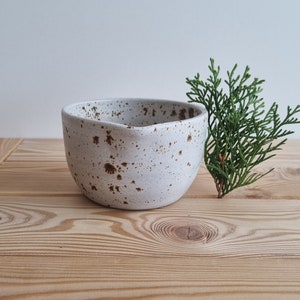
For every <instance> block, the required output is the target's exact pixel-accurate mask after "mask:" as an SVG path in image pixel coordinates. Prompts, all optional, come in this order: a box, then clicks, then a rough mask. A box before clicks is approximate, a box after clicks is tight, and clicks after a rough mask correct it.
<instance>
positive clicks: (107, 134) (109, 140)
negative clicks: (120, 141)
mask: <svg viewBox="0 0 300 300" xmlns="http://www.w3.org/2000/svg"><path fill="white" fill-rule="evenodd" d="M110 133H111V130H106V140H105V142H106V143H107V144H109V145H111V144H112V142H113V141H114V138H113V137H112V136H111V134H110Z"/></svg>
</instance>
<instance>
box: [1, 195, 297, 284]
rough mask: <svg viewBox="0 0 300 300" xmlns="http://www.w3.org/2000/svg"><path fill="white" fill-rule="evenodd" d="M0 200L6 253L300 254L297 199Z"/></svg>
mask: <svg viewBox="0 0 300 300" xmlns="http://www.w3.org/2000/svg"><path fill="white" fill-rule="evenodd" d="M0 203H1V227H0V232H1V234H0V245H1V247H0V248H1V251H0V255H2V256H3V255H5V256H9V255H17V256H20V255H21V256H26V255H35V256H44V255H51V256H69V255H72V256H77V257H79V256H88V255H96V256H101V257H104V256H107V257H112V256H115V257H122V256H125V257H128V256H132V257H138V256H139V257H147V256H150V257H159V256H164V255H166V256H168V257H186V256H188V257H193V256H195V257H203V258H206V259H209V257H257V258H262V257H271V258H278V259H280V258H283V257H284V258H298V259H300V230H299V228H300V202H299V201H294V200H286V199H284V200H283V201H281V200H272V199H267V200H261V199H255V200H252V201H240V200H238V199H228V200H226V201H222V202H220V201H219V200H213V199H190V198H184V199H181V200H180V201H178V202H176V203H174V204H173V205H170V206H168V207H164V208H161V209H157V210H149V211H121V210H114V209H108V208H104V207H102V206H100V205H97V204H95V203H93V202H92V201H89V200H88V199H86V198H85V197H83V196H73V197H66V196H65V197H38V196H36V197H0ZM299 272H300V271H299ZM299 280H300V273H299Z"/></svg>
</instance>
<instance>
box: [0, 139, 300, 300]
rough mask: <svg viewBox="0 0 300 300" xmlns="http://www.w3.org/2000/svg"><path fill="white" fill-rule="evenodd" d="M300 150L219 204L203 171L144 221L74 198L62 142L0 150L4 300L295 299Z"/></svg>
mask: <svg viewBox="0 0 300 300" xmlns="http://www.w3.org/2000/svg"><path fill="white" fill-rule="evenodd" d="M299 150H300V140H290V141H288V143H287V144H286V145H285V146H284V147H283V150H282V151H280V152H279V153H278V155H277V156H276V157H275V158H272V159H271V160H269V161H268V162H266V163H264V164H263V165H262V166H260V170H266V169H267V168H269V167H271V166H272V167H275V170H274V171H273V172H272V173H270V174H269V175H268V176H266V177H264V178H263V179H261V180H260V181H258V182H257V183H255V184H253V185H250V186H248V187H244V188H240V189H238V190H236V191H234V192H232V193H231V194H229V195H228V196H226V197H225V198H224V199H222V200H219V199H216V198H215V197H216V192H215V190H214V185H213V182H212V180H211V178H210V177H209V174H208V173H207V171H206V169H205V167H202V168H201V171H200V173H199V175H198V177H197V179H196V180H195V182H194V184H193V185H192V187H191V188H190V190H189V191H188V192H187V193H186V195H185V196H184V197H183V198H182V199H181V200H179V201H178V202H176V203H175V204H173V205H170V206H168V207H165V208H161V209H156V210H149V211H120V210H114V209H108V208H104V207H101V206H99V205H97V204H95V203H93V202H91V201H89V200H88V199H86V198H85V197H83V196H82V195H81V194H80V192H79V190H78V189H77V187H76V185H75V183H74V182H73V179H72V177H71V175H70V173H69V171H68V168H67V164H66V161H65V156H64V148H63V142H62V140H37V139H36V140H35V139H25V140H20V139H0V298H1V299H22V300H25V299H47V300H48V299H64V300H65V299H200V298H201V299H272V300H273V299H300V185H299V183H300V151H299Z"/></svg>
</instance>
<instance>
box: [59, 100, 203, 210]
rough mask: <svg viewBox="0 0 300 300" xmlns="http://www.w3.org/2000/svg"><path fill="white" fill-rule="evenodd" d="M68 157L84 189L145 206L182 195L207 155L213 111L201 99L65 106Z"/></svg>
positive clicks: (107, 202) (114, 202)
mask: <svg viewBox="0 0 300 300" xmlns="http://www.w3.org/2000/svg"><path fill="white" fill-rule="evenodd" d="M62 122H63V134H64V144H65V152H66V158H67V162H68V166H69V169H70V172H71V174H72V176H73V178H74V180H75V182H76V183H77V185H78V187H79V188H80V190H81V191H82V193H83V194H84V195H86V196H87V197H88V198H89V199H91V200H93V201H95V202H97V203H99V204H101V205H104V206H107V207H114V208H120V209H130V210H143V209H152V208H158V207H162V206H166V205H168V204H170V203H172V202H175V201H177V200H178V199H179V198H181V197H182V195H183V194H184V193H185V192H186V191H187V189H188V188H189V187H190V185H191V184H192V182H193V180H194V179H195V177H196V175H197V172H198V170H199V167H200V163H201V161H202V157H203V150H204V142H205V139H206V134H207V112H206V110H205V109H204V108H203V107H202V106H201V105H198V104H191V103H186V102H178V101H170V100H158V99H124V98H121V99H108V100H96V101H89V102H81V103H75V104H71V105H68V106H66V107H64V108H63V109H62Z"/></svg>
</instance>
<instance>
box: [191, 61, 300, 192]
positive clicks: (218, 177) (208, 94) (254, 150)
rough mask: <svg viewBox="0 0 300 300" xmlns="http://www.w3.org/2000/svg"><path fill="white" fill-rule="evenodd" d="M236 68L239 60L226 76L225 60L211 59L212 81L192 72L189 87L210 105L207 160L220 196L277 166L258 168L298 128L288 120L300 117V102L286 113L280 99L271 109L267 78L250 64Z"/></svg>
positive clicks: (193, 97) (197, 98)
mask: <svg viewBox="0 0 300 300" xmlns="http://www.w3.org/2000/svg"><path fill="white" fill-rule="evenodd" d="M236 69H237V64H236V65H234V67H233V69H232V70H231V71H228V72H227V77H228V79H226V80H224V81H222V79H221V78H220V66H218V67H215V64H214V60H213V59H210V65H209V70H210V72H211V74H210V76H209V77H208V78H207V80H206V81H203V80H201V79H200V75H199V74H197V75H196V76H195V77H194V78H193V79H189V78H186V82H187V83H188V84H189V85H190V88H191V90H190V92H188V93H187V96H188V98H189V101H190V102H197V103H201V104H202V105H204V107H205V108H206V109H207V111H208V137H207V139H206V142H205V150H204V161H205V164H206V167H207V169H208V171H209V172H210V174H211V175H212V177H213V179H214V181H215V185H216V189H217V193H218V197H219V198H222V197H223V196H224V195H226V194H228V193H229V192H231V191H232V190H234V189H236V188H238V187H242V186H245V185H248V184H251V183H253V182H255V181H256V180H258V179H260V178H261V177H263V176H265V175H266V174H268V173H269V172H271V171H272V170H273V169H270V170H268V171H267V172H265V173H256V172H254V171H253V168H254V167H255V166H257V165H258V164H260V163H262V162H263V161H265V160H267V159H270V158H271V157H273V156H274V155H275V153H274V151H276V150H279V149H280V147H281V146H282V145H283V144H284V143H285V142H286V140H287V138H286V136H287V135H290V134H292V133H293V131H292V130H286V129H284V128H283V127H284V126H285V125H291V124H296V123H300V121H299V120H298V119H297V118H296V117H295V114H297V113H299V112H300V105H297V106H296V107H295V108H291V107H290V106H288V107H287V113H286V116H285V117H284V118H283V119H281V118H280V115H279V112H278V104H276V103H273V104H272V105H271V107H270V108H269V109H268V110H267V111H266V112H265V103H264V101H263V98H261V97H259V94H260V93H261V92H262V87H261V86H262V84H263V83H264V80H260V79H258V78H254V79H251V75H250V73H249V71H250V68H249V67H248V66H246V68H245V70H244V72H243V73H242V74H241V75H236ZM224 83H225V84H224ZM222 85H224V88H225V87H226V91H224V89H223V87H222ZM280 138H283V139H280ZM277 139H279V140H278V141H276V140H277Z"/></svg>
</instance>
